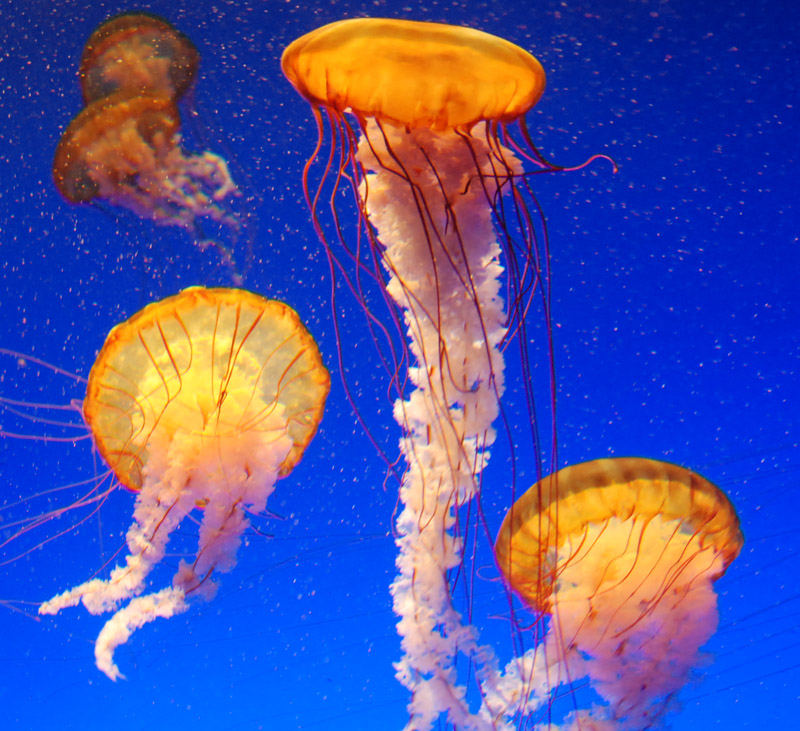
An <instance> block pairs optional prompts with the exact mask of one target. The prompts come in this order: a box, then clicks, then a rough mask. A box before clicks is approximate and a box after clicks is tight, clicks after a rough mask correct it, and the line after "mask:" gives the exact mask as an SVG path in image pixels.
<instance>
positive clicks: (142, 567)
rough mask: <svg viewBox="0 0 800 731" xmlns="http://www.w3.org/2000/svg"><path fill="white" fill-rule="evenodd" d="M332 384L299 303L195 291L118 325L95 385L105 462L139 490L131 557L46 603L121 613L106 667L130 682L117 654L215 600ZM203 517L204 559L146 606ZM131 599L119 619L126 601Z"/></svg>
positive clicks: (103, 641)
mask: <svg viewBox="0 0 800 731" xmlns="http://www.w3.org/2000/svg"><path fill="white" fill-rule="evenodd" d="M329 386H330V379H329V376H328V371H327V370H326V369H325V367H324V365H323V364H322V360H321V358H320V354H319V350H318V349H317V346H316V343H315V342H314V340H313V338H312V337H311V335H310V334H309V333H308V331H307V330H306V329H305V327H304V326H303V324H302V323H301V322H300V320H299V318H298V316H297V314H296V313H295V312H294V310H292V309H291V308H290V307H288V306H287V305H285V304H283V303H282V302H277V301H275V300H267V299H265V298H263V297H261V296H260V295H257V294H253V293H251V292H246V291H243V290H236V289H204V288H202V287H193V288H190V289H186V290H184V291H183V292H181V293H180V294H178V295H175V296H174V297H170V298H168V299H166V300H164V301H162V302H158V303H154V304H151V305H148V306H147V307H145V308H144V309H143V310H142V311H141V312H139V313H138V314H136V315H134V316H133V317H132V318H131V319H130V320H128V321H126V322H124V323H122V324H121V325H118V326H117V327H115V328H114V329H113V330H112V331H111V332H110V333H109V335H108V338H107V339H106V342H105V345H104V346H103V349H102V350H101V351H100V354H99V356H98V358H97V361H96V362H95V364H94V367H93V368H92V371H91V373H90V375H89V383H88V387H87V392H86V399H85V401H84V405H83V413H84V418H85V420H86V423H87V425H88V426H89V428H90V429H91V432H92V435H93V437H94V441H95V444H96V446H97V449H98V451H99V453H100V455H101V456H102V457H103V459H104V460H105V461H106V462H107V463H108V465H109V467H110V468H111V469H112V470H113V471H114V474H115V475H116V477H117V479H118V480H119V482H120V483H122V484H123V485H124V486H126V487H128V488H129V489H131V490H134V491H136V506H135V509H134V514H133V523H132V525H131V527H130V529H129V531H128V534H127V543H128V550H129V555H128V556H127V558H126V560H125V563H124V565H122V566H117V567H116V568H115V569H114V570H113V571H112V572H111V576H110V577H109V578H108V579H105V580H102V579H92V580H90V581H87V582H86V583H84V584H81V585H80V586H77V587H75V588H74V589H71V590H69V591H66V592H64V593H62V594H59V595H58V596H56V597H54V598H52V599H50V600H49V601H47V602H45V603H44V604H42V605H41V606H40V608H39V612H40V614H56V613H58V612H59V611H61V610H62V609H64V608H65V607H69V606H76V605H77V604H78V603H79V602H82V603H83V605H84V606H85V607H86V608H87V609H88V610H89V611H90V612H91V613H92V614H101V613H104V612H114V615H113V617H111V619H109V620H108V621H107V622H106V624H105V626H104V627H103V629H102V631H101V632H100V634H99V636H98V638H97V642H96V644H95V657H96V660H97V666H98V668H100V670H102V671H103V672H104V673H105V674H106V675H108V677H109V678H111V679H112V680H114V679H116V678H117V677H120V672H119V669H118V668H117V666H116V665H115V664H114V659H113V654H114V650H115V648H116V647H117V646H119V645H120V644H124V643H125V642H126V641H127V639H128V637H129V636H130V634H131V633H132V632H133V631H134V630H135V629H137V628H138V627H141V626H142V625H143V624H145V623H147V622H150V621H152V620H153V619H155V618H156V617H170V616H172V615H174V614H177V613H180V612H182V611H185V610H186V608H187V602H188V599H189V598H191V597H193V596H199V597H203V598H206V599H210V598H211V597H212V596H213V593H214V591H215V588H216V584H215V582H214V580H213V578H212V575H213V574H214V573H216V572H225V571H230V570H231V569H232V568H233V566H234V565H235V563H236V552H237V549H238V547H239V544H240V543H241V537H242V533H243V532H244V531H245V529H246V528H247V526H248V524H249V523H248V519H247V516H246V512H245V511H251V512H258V511H263V510H264V509H265V505H266V501H267V498H268V497H269V495H270V494H271V493H272V492H273V490H274V488H275V482H276V481H277V480H278V479H279V478H280V477H284V476H286V475H288V474H289V473H290V472H291V471H292V469H293V468H294V466H295V465H296V464H297V463H298V462H299V460H300V458H301V457H302V455H303V452H304V450H305V448H306V447H307V446H308V444H309V442H310V441H311V439H312V437H313V436H314V434H315V432H316V430H317V427H318V425H319V422H320V419H321V418H322V412H323V408H324V404H325V399H326V397H327V394H328V390H329ZM195 509H200V510H201V514H200V530H199V545H198V550H197V555H196V556H195V558H194V560H191V561H183V560H182V561H181V563H180V567H179V569H178V571H177V573H176V574H175V576H174V578H173V580H172V586H171V587H168V588H164V589H161V590H160V591H155V592H153V593H149V594H144V595H142V592H143V591H144V590H145V588H146V578H147V576H148V574H149V573H150V571H151V570H152V569H153V567H154V566H155V565H156V564H158V563H159V562H160V561H161V560H162V558H163V557H164V553H165V549H166V545H167V542H168V540H169V537H170V534H171V533H173V531H175V529H176V528H177V527H178V525H179V524H180V523H181V521H182V520H183V519H184V518H185V517H186V516H188V515H189V514H190V513H191V512H192V511H193V510H195ZM126 600H130V601H129V602H128V604H127V605H126V606H125V607H123V608H119V605H120V603H121V602H124V601H126Z"/></svg>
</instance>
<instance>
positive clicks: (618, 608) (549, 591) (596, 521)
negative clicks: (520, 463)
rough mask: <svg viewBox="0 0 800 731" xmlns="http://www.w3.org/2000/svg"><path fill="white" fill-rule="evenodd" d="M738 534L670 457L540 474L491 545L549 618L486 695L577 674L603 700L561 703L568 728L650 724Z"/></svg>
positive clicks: (705, 635)
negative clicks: (576, 706)
mask: <svg viewBox="0 0 800 731" xmlns="http://www.w3.org/2000/svg"><path fill="white" fill-rule="evenodd" d="M742 543H743V537H742V533H741V531H740V529H739V519H738V517H737V515H736V511H735V509H734V507H733V505H731V503H730V501H729V500H728V498H727V497H726V496H725V494H724V493H723V492H722V491H720V490H719V489H718V488H717V487H716V486H715V485H713V484H712V483H711V482H709V481H708V480H706V479H705V478H703V477H701V476H700V475H698V474H697V473H696V472H693V471H692V470H689V469H686V468H683V467H679V466H677V465H674V464H670V463H667V462H660V461H656V460H651V459H642V458H615V459H598V460H594V461H592V462H585V463H583V464H577V465H573V466H571V467H565V468H564V469H562V470H560V471H558V472H557V473H555V474H553V475H550V476H549V477H547V478H544V479H542V480H541V481H539V482H538V483H537V484H535V485H534V486H533V487H532V488H530V490H528V491H527V492H526V493H525V494H524V495H522V496H521V497H520V498H519V499H518V500H517V501H516V503H515V504H514V505H513V506H512V508H511V509H510V510H509V511H508V513H507V515H506V517H505V519H504V521H503V524H502V526H501V528H500V531H499V533H498V536H497V541H496V544H495V551H496V559H497V566H498V567H499V569H500V572H501V574H502V575H503V576H504V578H505V580H506V581H507V582H508V584H509V585H510V587H511V588H512V589H513V591H514V592H515V593H516V594H517V595H518V596H519V597H520V599H521V600H522V601H523V603H524V604H525V605H527V606H528V607H529V608H530V610H531V611H533V612H534V613H535V614H536V615H537V616H538V617H540V618H541V617H550V622H549V629H548V630H547V631H546V632H545V633H542V632H540V633H539V634H540V635H541V634H543V635H544V636H543V637H542V636H539V637H537V644H536V646H535V647H534V648H533V649H531V650H529V651H528V652H527V653H526V654H525V655H524V656H523V657H522V658H521V659H520V660H518V661H517V666H516V667H517V673H518V674H517V681H518V682H517V684H516V685H515V684H513V683H510V682H509V683H508V684H507V685H506V686H505V687H504V689H503V691H502V692H500V693H498V694H497V696H496V697H495V698H494V699H493V700H492V702H490V703H489V704H488V705H489V706H490V707H491V706H492V705H493V704H494V708H495V711H499V710H500V709H503V712H507V711H508V708H507V704H509V703H511V704H512V705H513V704H531V705H534V704H541V703H542V702H546V701H548V700H549V698H550V693H551V690H552V689H555V688H556V687H557V686H558V685H559V684H564V685H569V684H571V683H573V682H576V681H580V680H581V679H582V678H585V677H588V678H589V679H590V681H591V683H592V687H593V688H594V690H595V691H596V692H597V693H598V695H600V697H601V698H603V699H604V701H605V702H606V704H607V705H606V706H598V707H596V708H595V709H593V710H592V711H590V712H588V711H586V710H577V711H574V712H573V714H572V719H571V725H570V726H569V728H570V729H575V730H576V731H577V730H579V729H629V730H640V729H645V728H653V727H654V726H655V725H656V724H657V723H658V722H660V721H661V720H662V719H663V717H664V715H665V714H666V713H668V712H669V711H670V710H671V709H673V706H674V699H675V695H676V694H677V692H678V691H679V690H680V689H681V688H682V687H683V685H684V684H685V683H686V682H687V680H689V679H690V677H691V675H692V671H693V669H694V668H696V667H697V666H698V665H699V664H700V662H701V661H702V655H701V653H700V652H699V650H700V648H701V646H702V645H704V644H705V643H706V642H707V641H708V640H709V638H710V637H711V635H712V634H713V633H714V632H715V630H716V627H717V598H716V594H715V592H714V586H713V585H714V582H715V581H716V580H717V579H718V578H719V577H720V576H722V575H723V574H724V573H725V571H726V569H727V568H728V566H729V565H730V563H731V562H732V561H733V560H734V559H735V558H736V556H737V555H738V554H739V552H740V550H741V548H742ZM534 627H535V628H536V630H541V629H542V623H541V622H537V623H535V624H534ZM521 689H525V690H524V692H522V690H521Z"/></svg>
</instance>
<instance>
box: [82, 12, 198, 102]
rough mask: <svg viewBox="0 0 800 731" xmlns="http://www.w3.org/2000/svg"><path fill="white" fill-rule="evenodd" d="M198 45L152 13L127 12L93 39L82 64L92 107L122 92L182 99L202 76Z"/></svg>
mask: <svg viewBox="0 0 800 731" xmlns="http://www.w3.org/2000/svg"><path fill="white" fill-rule="evenodd" d="M199 62H200V57H199V54H198V52H197V49H196V48H195V46H194V44H193V43H192V42H191V41H190V40H189V39H188V38H187V37H186V36H185V35H184V34H183V33H181V32H180V31H179V30H178V29H177V28H175V27H174V26H173V25H172V24H171V23H169V22H168V21H166V20H164V19H163V18H159V17H158V16H155V15H150V14H147V13H140V12H136V13H124V14H122V15H117V16H116V17H113V18H110V19H109V20H107V21H105V22H104V23H102V24H101V25H100V26H98V27H97V29H96V30H95V31H94V32H93V33H92V35H91V36H90V37H89V40H88V41H87V42H86V45H85V46H84V49H83V55H82V56H81V65H80V81H81V90H82V92H83V100H84V102H85V103H86V104H87V105H88V104H91V103H92V102H95V101H97V100H98V99H102V98H103V97H106V96H109V95H111V94H114V93H116V92H120V91H123V92H129V93H131V94H161V95H164V96H168V97H169V98H171V99H173V100H175V101H177V100H178V99H179V98H181V97H182V96H183V95H184V94H185V93H186V91H187V89H188V88H189V87H190V86H191V85H192V83H193V82H194V80H195V78H196V76H197V67H198V65H199Z"/></svg>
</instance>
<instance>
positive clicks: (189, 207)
mask: <svg viewBox="0 0 800 731" xmlns="http://www.w3.org/2000/svg"><path fill="white" fill-rule="evenodd" d="M53 177H54V179H55V183H56V186H57V187H58V190H59V192H60V193H61V194H62V195H63V196H64V197H65V198H66V199H67V200H68V201H70V202H71V203H87V202H89V201H92V200H94V199H103V200H107V201H109V202H110V203H113V204H114V205H117V206H119V207H121V208H125V209H128V210H130V211H133V212H134V213H136V214H137V215H139V216H142V217H143V218H149V219H151V220H153V221H155V222H157V223H161V224H166V225H175V226H181V227H182V228H186V229H189V230H191V231H194V230H195V229H196V226H197V223H198V221H200V220H201V219H203V218H208V219H212V220H214V221H218V222H221V223H227V224H230V225H234V226H235V225H236V221H235V219H234V218H233V216H232V214H230V213H229V211H228V210H227V209H226V208H225V206H224V204H223V202H224V201H225V200H226V199H227V198H229V197H230V196H231V195H233V194H235V193H236V191H237V188H236V185H235V183H234V182H233V180H232V178H231V176H230V173H229V171H228V166H227V164H226V163H225V161H224V160H223V159H222V158H221V157H219V156H218V155H215V154H213V153H211V152H204V153H201V154H190V153H187V152H185V151H184V150H183V149H182V148H181V136H180V116H179V114H178V109H177V107H176V106H175V102H174V101H173V100H172V99H171V98H170V97H167V96H158V95H142V94H130V93H129V92H124V91H122V92H117V93H115V94H111V95H110V96H106V97H103V98H101V99H99V100H98V101H96V102H93V103H92V104H90V105H89V106H88V107H86V108H85V109H84V110H83V111H81V113H80V114H78V116H77V117H75V119H74V120H73V121H72V122H71V123H70V125H69V126H68V127H67V129H66V131H65V132H64V134H63V135H62V137H61V141H60V142H59V143H58V147H57V148H56V154H55V160H54V162H53Z"/></svg>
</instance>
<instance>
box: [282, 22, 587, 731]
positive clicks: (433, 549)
mask: <svg viewBox="0 0 800 731" xmlns="http://www.w3.org/2000/svg"><path fill="white" fill-rule="evenodd" d="M282 67H283V71H284V73H285V75H286V76H287V78H288V79H289V81H290V82H291V83H292V84H293V85H294V87H295V88H296V89H297V91H298V92H299V93H300V94H301V95H302V96H303V97H304V98H305V99H306V100H307V101H309V102H310V103H311V106H312V110H313V113H314V118H315V119H316V122H317V126H318V130H319V142H318V145H317V147H316V149H315V150H314V152H313V154H312V156H311V159H310V160H309V162H308V163H307V165H306V168H305V172H304V185H305V191H306V197H307V200H308V203H309V206H310V208H311V212H312V218H313V221H314V224H315V227H316V230H317V232H318V234H319V236H320V237H321V239H322V240H323V243H325V245H326V251H327V253H328V257H329V261H330V263H331V268H332V271H333V273H334V275H335V276H338V277H340V278H343V279H344V281H345V284H346V286H347V287H349V288H350V289H351V290H352V291H353V292H354V293H355V295H356V297H357V298H358V299H359V300H360V301H361V303H362V305H363V306H364V312H365V315H366V317H367V318H368V322H369V324H370V327H371V328H372V329H373V332H377V333H380V338H383V333H386V332H389V330H390V328H391V327H392V325H394V326H395V327H396V328H397V329H398V330H400V331H401V333H402V330H403V329H405V331H406V332H405V335H406V337H407V338H408V345H407V346H405V347H404V348H403V350H402V351H400V352H399V353H398V351H397V350H396V339H394V338H393V336H392V335H391V334H389V336H388V343H389V349H388V350H387V349H384V350H382V353H383V354H384V357H385V362H386V365H387V370H388V371H389V372H390V373H391V374H392V375H393V383H394V386H395V389H396V393H397V396H398V398H397V401H396V402H395V405H394V414H395V418H396V420H397V421H398V423H399V424H400V425H401V427H402V429H403V438H402V440H401V451H402V454H403V455H404V457H405V461H406V471H405V474H404V475H403V478H402V485H401V489H400V501H401V503H402V511H401V513H400V515H399V517H398V520H397V535H398V538H397V545H398V548H399V556H398V558H397V568H398V575H397V578H396V579H395V581H394V583H393V584H392V589H391V591H392V595H393V601H394V610H395V613H396V614H397V615H398V616H399V621H398V631H399V633H400V635H401V641H402V648H403V653H404V654H403V657H402V659H401V660H400V661H399V662H398V663H397V665H396V669H397V676H398V678H399V680H400V681H401V682H402V683H403V684H404V685H405V686H406V687H407V688H409V689H410V690H411V692H412V699H411V701H410V703H409V723H408V728H409V729H429V728H431V727H432V726H433V725H434V724H435V723H436V721H437V719H438V718H439V716H440V714H446V715H447V717H448V719H449V720H450V721H451V722H452V723H454V724H455V725H457V726H458V727H459V728H465V729H466V728H486V721H485V720H484V719H483V718H481V717H479V715H478V714H476V713H475V712H474V711H473V709H471V707H470V702H469V700H468V698H467V688H466V683H467V682H473V683H474V682H477V684H478V687H479V689H481V688H482V687H484V686H488V685H490V684H491V683H492V682H494V680H493V678H494V676H495V674H496V673H495V669H494V668H495V666H496V661H495V659H494V657H493V654H492V653H491V652H490V651H489V650H488V649H487V648H485V647H481V646H479V644H478V640H477V630H476V629H475V628H473V627H471V626H470V625H469V623H468V622H467V623H465V622H464V621H463V620H462V616H461V615H460V613H459V612H458V611H457V610H456V609H455V607H454V604H453V601H452V598H451V592H453V591H454V587H452V586H451V585H450V576H449V573H448V572H450V571H451V569H456V568H457V567H459V566H461V562H462V559H463V556H464V541H465V538H464V533H463V532H462V528H461V527H460V525H459V519H460V518H459V511H460V509H461V508H462V507H465V506H466V508H465V509H467V510H469V509H470V507H469V506H470V503H471V501H472V500H473V498H476V497H477V496H478V494H479V483H480V476H481V473H482V471H483V469H484V467H485V465H486V462H487V459H488V457H489V452H488V447H490V446H491V445H492V443H493V442H494V440H495V437H496V435H495V430H494V427H493V422H494V421H495V419H496V418H497V417H498V414H499V413H500V397H501V395H502V393H503V390H504V360H503V355H502V350H503V349H504V347H505V346H506V345H507V344H508V343H509V342H510V341H511V339H512V337H513V336H514V335H515V334H519V337H518V338H517V342H518V344H519V347H520V349H521V362H522V364H523V369H524V370H525V376H526V378H525V385H524V388H525V392H526V397H527V401H528V406H529V410H530V411H531V416H532V417H533V394H532V390H531V388H532V387H531V379H530V378H529V377H528V376H529V375H530V374H529V373H528V368H529V367H530V363H531V356H530V354H529V352H528V347H529V345H528V342H529V338H528V334H527V324H526V315H527V313H528V311H529V310H532V309H536V308H538V309H540V310H541V311H542V312H543V314H544V321H545V322H546V323H547V325H546V327H545V329H544V332H543V336H544V338H545V342H547V340H549V317H550V315H549V284H548V281H549V279H548V263H547V262H548V260H547V253H548V252H547V245H548V244H547V236H546V228H545V227H544V221H543V219H542V217H541V214H540V209H539V207H538V204H537V203H536V201H535V198H534V197H533V194H532V190H531V188H530V184H529V181H530V174H529V173H528V172H526V171H525V168H524V166H523V162H528V163H530V164H532V165H533V172H553V171H556V170H561V169H563V168H560V167H558V166H556V165H553V164H551V163H549V162H547V161H546V160H545V159H544V158H543V157H542V156H541V155H540V154H539V153H538V152H537V151H536V149H535V147H534V146H533V144H532V142H531V141H530V138H529V136H528V133H527V130H526V126H525V121H524V115H525V113H526V112H527V111H529V110H530V109H531V108H532V107H533V106H534V105H535V104H536V102H537V101H538V99H539V97H540V96H541V94H542V92H543V90H544V87H545V74H544V71H543V69H542V67H541V65H540V64H539V62H538V61H537V60H536V59H535V58H534V57H533V56H531V55H530V54H529V53H527V52H526V51H524V50H523V49H521V48H519V47H518V46H515V45H514V44H512V43H509V42H508V41H505V40H503V39H501V38H497V37H495V36H491V35H489V34H487V33H482V32H480V31H477V30H472V29H469V28H462V27H455V26H450V25H441V24H436V23H420V22H412V21H405V20H385V19H376V18H362V19H356V20H345V21H341V22H338V23H332V24H330V25H326V26H324V27H322V28H319V29H318V30H315V31H313V32H311V33H309V34H307V35H305V36H303V37H301V38H299V39H297V40H296V41H294V42H293V43H292V44H291V45H289V47H288V48H287V49H286V50H285V52H284V54H283V58H282ZM512 123H513V124H514V125H516V128H517V130H518V132H517V135H516V139H515V138H514V136H512V134H511V129H510V125H512ZM329 135H330V142H329V144H328V148H327V151H325V148H324V144H325V141H326V139H327V138H328V136H329ZM592 159H593V158H592ZM581 167H582V166H581ZM316 170H321V172H320V174H319V180H318V182H317V183H312V176H313V175H314V174H315V171H316ZM340 187H341V188H345V187H346V188H350V189H351V190H352V191H353V193H354V202H355V210H356V211H357V215H356V220H355V230H354V231H351V230H350V227H351V224H349V223H348V222H347V221H346V217H345V215H344V211H343V210H342V209H341V206H342V204H341V196H340V195H339V192H340ZM323 203H327V204H328V205H329V206H330V208H331V210H332V218H331V219H329V221H328V222H326V221H325V220H324V217H323V215H322V213H321V211H322V207H323ZM331 237H333V238H334V239H336V240H337V241H338V243H339V244H340V248H339V249H334V248H333V247H332V246H330V245H328V243H327V242H328V239H329V238H331ZM501 255H504V258H505V262H504V265H505V267H507V279H506V289H507V295H508V298H509V312H508V313H506V311H505V307H504V303H503V299H502V292H501V290H502V287H503V283H502V279H501V277H502V274H503V265H501V262H500V259H501ZM371 283H372V284H371ZM370 286H377V289H378V291H379V295H378V301H379V302H385V303H386V304H387V305H388V306H389V308H390V312H391V319H392V320H393V323H390V324H389V325H388V326H387V325H385V324H384V323H381V322H380V321H379V318H378V315H377V314H376V310H374V309H372V308H371V306H370V299H369V295H368V290H369V287H370ZM373 301H374V300H373ZM401 337H402V335H401ZM381 343H382V344H383V345H384V346H385V345H386V343H387V341H386V340H382V339H381ZM404 366H407V368H408V370H407V377H406V374H405V373H403V372H402V369H403V367H404ZM545 371H546V372H548V373H550V372H551V371H552V364H551V363H550V364H548V365H547V366H546V368H545ZM407 384H410V385H407ZM530 421H531V422H534V421H535V420H534V419H533V418H531V420H530ZM533 428H534V431H535V429H536V428H537V427H536V425H535V423H534V427H533ZM507 433H508V434H509V438H510V432H507ZM533 443H534V445H535V448H531V447H528V449H527V451H529V452H536V453H537V456H538V441H537V439H536V437H535V436H534V437H533ZM479 513H480V509H479V508H476V509H475V511H474V512H473V515H478V514H479ZM481 530H482V529H481V528H478V529H477V532H480V531H481ZM484 532H485V530H484ZM475 533H476V531H472V536H474V535H475ZM470 539H472V538H470ZM454 573H455V575H456V576H458V577H460V580H464V581H469V580H470V579H469V578H468V577H469V575H470V573H471V572H468V571H463V572H460V573H459V572H457V571H456V572H454ZM459 657H460V658H462V659H463V658H466V660H467V663H468V664H469V665H470V666H471V667H473V668H474V670H475V672H473V671H472V670H467V671H466V673H464V674H463V675H462V676H459V672H458V670H457V660H458V659H459ZM473 687H474V686H473Z"/></svg>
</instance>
